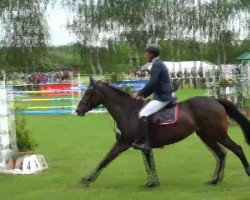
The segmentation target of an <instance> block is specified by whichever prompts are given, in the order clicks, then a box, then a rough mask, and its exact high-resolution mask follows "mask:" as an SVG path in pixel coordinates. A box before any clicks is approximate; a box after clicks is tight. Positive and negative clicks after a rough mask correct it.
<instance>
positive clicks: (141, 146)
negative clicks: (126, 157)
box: [132, 142, 151, 153]
mask: <svg viewBox="0 0 250 200" xmlns="http://www.w3.org/2000/svg"><path fill="white" fill-rule="evenodd" d="M132 146H133V148H134V149H138V150H141V151H143V152H144V153H149V152H150V151H151V147H149V146H148V145H146V144H137V143H135V142H134V143H133V144H132Z"/></svg>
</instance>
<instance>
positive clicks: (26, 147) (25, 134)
mask: <svg viewBox="0 0 250 200" xmlns="http://www.w3.org/2000/svg"><path fill="white" fill-rule="evenodd" d="M16 136H17V147H18V149H19V151H20V152H27V151H34V150H35V149H36V147H37V143H36V141H35V139H34V138H33V137H32V134H31V132H30V131H29V130H28V129H27V126H26V119H25V117H24V116H23V115H18V116H16Z"/></svg>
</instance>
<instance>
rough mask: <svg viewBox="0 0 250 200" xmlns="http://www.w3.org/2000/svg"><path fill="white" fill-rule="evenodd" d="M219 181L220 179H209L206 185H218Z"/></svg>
mask: <svg viewBox="0 0 250 200" xmlns="http://www.w3.org/2000/svg"><path fill="white" fill-rule="evenodd" d="M218 183H219V181H218V180H216V179H215V180H211V181H208V182H206V185H217V184H218Z"/></svg>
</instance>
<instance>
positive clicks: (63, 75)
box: [12, 70, 73, 84]
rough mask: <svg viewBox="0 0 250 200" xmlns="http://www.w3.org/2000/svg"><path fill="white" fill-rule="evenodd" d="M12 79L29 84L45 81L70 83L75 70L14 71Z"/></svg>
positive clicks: (43, 82)
mask: <svg viewBox="0 0 250 200" xmlns="http://www.w3.org/2000/svg"><path fill="white" fill-rule="evenodd" d="M12 80H23V82H26V83H27V84H45V83H70V82H71V81H72V80H73V72H71V71H69V70H65V71H52V72H33V73H29V74H26V73H14V74H13V77H12Z"/></svg>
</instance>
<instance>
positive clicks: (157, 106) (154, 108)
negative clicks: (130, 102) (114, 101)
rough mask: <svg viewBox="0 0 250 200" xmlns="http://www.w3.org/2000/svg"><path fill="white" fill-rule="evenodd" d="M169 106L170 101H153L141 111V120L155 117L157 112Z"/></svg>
mask: <svg viewBox="0 0 250 200" xmlns="http://www.w3.org/2000/svg"><path fill="white" fill-rule="evenodd" d="M167 104H169V102H168V101H167V102H162V101H157V100H152V101H150V102H149V103H148V104H147V105H146V106H144V107H143V108H142V109H141V111H140V112H139V118H142V117H148V116H150V115H153V114H155V113H156V112H158V111H160V110H161V109H162V108H164V107H165V106H166V105H167Z"/></svg>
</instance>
